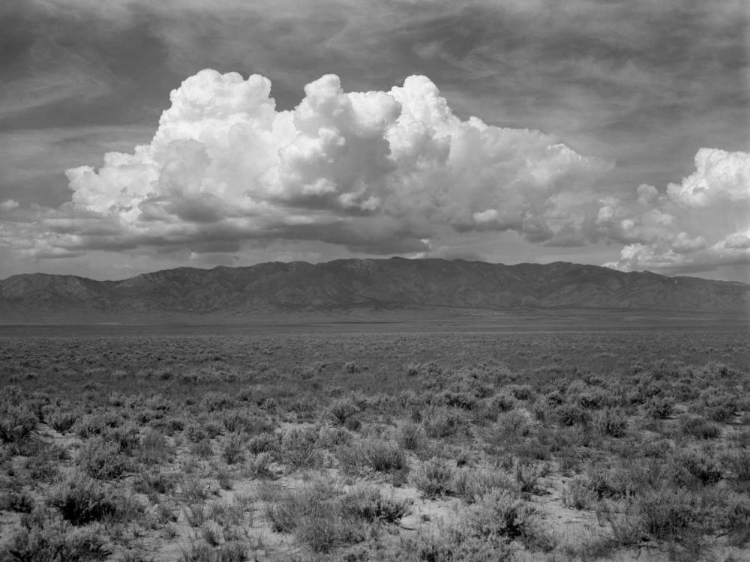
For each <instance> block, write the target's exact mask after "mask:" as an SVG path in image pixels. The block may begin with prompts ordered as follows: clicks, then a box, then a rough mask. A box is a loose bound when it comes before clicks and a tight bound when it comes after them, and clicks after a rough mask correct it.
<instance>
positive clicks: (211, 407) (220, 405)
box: [201, 392, 237, 412]
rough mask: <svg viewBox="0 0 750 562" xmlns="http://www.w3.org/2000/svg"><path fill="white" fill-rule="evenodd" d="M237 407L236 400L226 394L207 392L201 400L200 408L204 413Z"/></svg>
mask: <svg viewBox="0 0 750 562" xmlns="http://www.w3.org/2000/svg"><path fill="white" fill-rule="evenodd" d="M235 407H237V400H235V399H234V397H232V396H230V395H229V394H227V393H226V392H207V393H206V395H205V396H204V397H203V400H201V408H202V409H203V410H205V411H206V412H218V411H222V410H229V409H231V408H235Z"/></svg>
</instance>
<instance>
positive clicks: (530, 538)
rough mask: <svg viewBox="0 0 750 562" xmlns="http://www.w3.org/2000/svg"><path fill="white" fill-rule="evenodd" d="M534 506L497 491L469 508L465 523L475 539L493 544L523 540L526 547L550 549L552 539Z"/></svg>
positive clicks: (508, 493) (507, 493) (503, 491)
mask: <svg viewBox="0 0 750 562" xmlns="http://www.w3.org/2000/svg"><path fill="white" fill-rule="evenodd" d="M539 518H540V516H539V513H538V512H537V511H536V509H534V507H533V506H532V505H530V504H528V503H526V502H524V501H522V500H520V499H518V498H516V497H514V496H513V495H512V494H511V493H510V492H508V491H505V490H495V491H492V492H490V493H489V494H487V495H486V496H484V497H483V498H482V499H481V500H480V501H479V502H477V503H476V504H475V505H474V506H472V507H471V508H469V511H468V513H467V517H466V524H467V526H468V528H470V529H471V530H472V533H473V534H474V535H475V536H478V537H481V538H483V539H485V540H487V539H489V540H491V541H492V542H500V541H507V542H509V541H512V540H520V541H521V542H522V543H523V544H524V545H525V546H526V547H527V548H537V549H541V550H550V549H551V547H552V543H551V539H550V538H549V537H548V536H547V535H546V534H545V533H544V530H543V529H542V527H541V526H540V524H539Z"/></svg>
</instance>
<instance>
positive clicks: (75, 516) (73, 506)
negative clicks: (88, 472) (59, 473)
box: [49, 473, 140, 525]
mask: <svg viewBox="0 0 750 562" xmlns="http://www.w3.org/2000/svg"><path fill="white" fill-rule="evenodd" d="M49 503H50V505H51V506H53V507H56V508H57V509H58V510H59V511H60V514H61V515H62V517H63V519H65V521H68V522H70V523H71V524H73V525H86V524H88V523H92V522H101V521H117V520H122V519H125V518H128V517H130V516H132V515H134V514H135V513H137V512H138V511H140V507H139V506H138V505H137V504H135V503H134V502H133V501H132V500H130V499H129V498H126V497H125V496H121V495H118V494H116V493H115V492H113V491H112V490H111V489H109V488H107V487H106V486H105V485H104V484H102V483H100V482H97V481H96V480H93V479H92V478H89V477H88V476H85V475H83V474H80V473H79V474H74V475H72V476H71V477H69V478H68V479H67V480H65V481H63V482H61V483H60V484H59V485H58V486H57V487H56V488H55V489H53V490H52V493H51V496H50V499H49Z"/></svg>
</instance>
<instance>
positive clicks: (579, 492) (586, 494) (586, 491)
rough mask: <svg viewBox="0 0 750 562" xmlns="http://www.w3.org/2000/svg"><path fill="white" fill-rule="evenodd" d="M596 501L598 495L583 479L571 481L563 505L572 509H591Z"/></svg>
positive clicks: (565, 492)
mask: <svg viewBox="0 0 750 562" xmlns="http://www.w3.org/2000/svg"><path fill="white" fill-rule="evenodd" d="M596 499H597V498H596V493H594V491H593V490H592V489H591V487H590V486H589V484H588V482H586V481H585V480H584V479H582V478H574V479H573V480H571V481H570V482H569V483H568V486H567V488H566V489H565V491H564V492H563V496H562V501H563V505H564V506H565V507H568V508H570V509H591V508H592V507H593V505H594V503H595V502H596Z"/></svg>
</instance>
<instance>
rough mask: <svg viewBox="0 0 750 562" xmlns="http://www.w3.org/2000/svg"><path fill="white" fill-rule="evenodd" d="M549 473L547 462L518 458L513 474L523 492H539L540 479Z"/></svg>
mask: <svg viewBox="0 0 750 562" xmlns="http://www.w3.org/2000/svg"><path fill="white" fill-rule="evenodd" d="M548 473H549V465H548V464H547V463H534V462H527V461H520V460H516V462H515V466H514V467H513V474H514V476H515V479H516V483H517V484H518V486H519V489H520V490H521V492H528V493H532V494H533V493H537V492H538V486H539V480H540V479H541V478H542V477H544V476H545V475H547V474H548Z"/></svg>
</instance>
